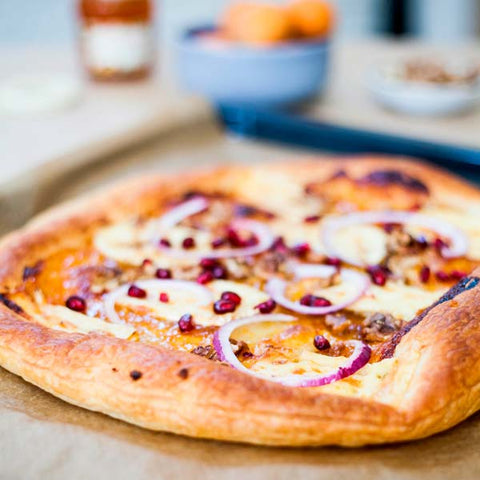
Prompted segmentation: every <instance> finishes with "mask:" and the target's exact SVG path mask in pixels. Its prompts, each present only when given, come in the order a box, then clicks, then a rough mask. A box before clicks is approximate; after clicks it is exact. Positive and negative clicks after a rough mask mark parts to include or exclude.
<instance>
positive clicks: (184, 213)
mask: <svg viewBox="0 0 480 480" xmlns="http://www.w3.org/2000/svg"><path fill="white" fill-rule="evenodd" d="M208 205H209V202H208V200H207V199H206V198H204V197H194V198H192V199H191V200H187V201H186V202H183V203H181V204H180V205H177V206H176V207H173V208H172V209H171V210H169V211H168V212H167V213H164V214H163V215H162V216H161V217H160V218H159V219H158V227H159V228H160V229H162V230H166V229H168V228H172V227H174V226H175V225H177V223H180V222H181V221H182V220H184V219H185V218H188V217H191V216H192V215H195V214H196V213H200V212H203V211H204V210H206V209H207V208H208Z"/></svg>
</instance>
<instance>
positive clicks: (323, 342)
mask: <svg viewBox="0 0 480 480" xmlns="http://www.w3.org/2000/svg"><path fill="white" fill-rule="evenodd" d="M313 345H314V346H315V348H316V349H317V350H320V351H322V350H328V349H329V348H330V342H329V341H328V340H327V339H326V338H325V337H324V336H323V335H315V337H314V339H313Z"/></svg>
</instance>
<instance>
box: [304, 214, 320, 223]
mask: <svg viewBox="0 0 480 480" xmlns="http://www.w3.org/2000/svg"><path fill="white" fill-rule="evenodd" d="M319 220H320V215H309V216H308V217H305V218H304V219H303V221H304V222H305V223H315V222H318V221H319Z"/></svg>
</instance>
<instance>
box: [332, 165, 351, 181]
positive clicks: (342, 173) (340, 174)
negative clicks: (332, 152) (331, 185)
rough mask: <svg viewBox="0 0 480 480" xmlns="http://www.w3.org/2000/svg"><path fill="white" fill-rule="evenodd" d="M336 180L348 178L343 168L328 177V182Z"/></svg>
mask: <svg viewBox="0 0 480 480" xmlns="http://www.w3.org/2000/svg"><path fill="white" fill-rule="evenodd" d="M337 178H348V174H347V172H346V171H345V170H344V169H343V168H340V169H339V170H337V171H336V172H335V173H334V174H333V175H332V176H331V177H330V180H336V179H337Z"/></svg>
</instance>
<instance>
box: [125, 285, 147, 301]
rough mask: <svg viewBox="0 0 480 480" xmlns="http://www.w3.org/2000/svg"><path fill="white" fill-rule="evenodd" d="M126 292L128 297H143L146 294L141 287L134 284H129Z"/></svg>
mask: <svg viewBox="0 0 480 480" xmlns="http://www.w3.org/2000/svg"><path fill="white" fill-rule="evenodd" d="M127 294H128V296H129V297H135V298H145V297H146V296H147V292H146V291H145V290H144V289H143V288H140V287H137V286H136V285H130V287H129V288H128V292H127Z"/></svg>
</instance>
